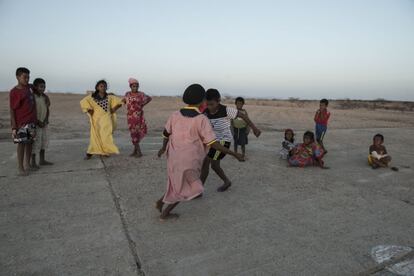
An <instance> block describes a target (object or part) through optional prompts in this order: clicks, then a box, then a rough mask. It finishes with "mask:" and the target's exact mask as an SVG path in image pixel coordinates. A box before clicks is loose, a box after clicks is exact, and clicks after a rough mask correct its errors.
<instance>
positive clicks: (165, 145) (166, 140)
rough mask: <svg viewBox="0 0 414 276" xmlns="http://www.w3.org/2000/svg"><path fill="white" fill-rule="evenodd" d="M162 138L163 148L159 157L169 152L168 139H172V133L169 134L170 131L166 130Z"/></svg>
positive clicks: (159, 152)
mask: <svg viewBox="0 0 414 276" xmlns="http://www.w3.org/2000/svg"><path fill="white" fill-rule="evenodd" d="M162 137H163V138H164V139H163V141H162V147H161V148H160V150H159V151H158V157H161V156H162V155H163V154H164V153H165V151H166V150H167V144H168V139H169V137H170V133H168V131H167V130H166V129H164V132H163V133H162Z"/></svg>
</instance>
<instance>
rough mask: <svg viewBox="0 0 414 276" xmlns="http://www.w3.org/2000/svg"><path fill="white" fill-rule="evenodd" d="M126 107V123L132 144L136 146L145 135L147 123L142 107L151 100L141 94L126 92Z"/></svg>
mask: <svg viewBox="0 0 414 276" xmlns="http://www.w3.org/2000/svg"><path fill="white" fill-rule="evenodd" d="M125 100H126V106H127V110H128V111H127V121H128V128H129V132H130V133H131V139H132V144H133V145H137V144H138V143H139V142H141V140H142V139H143V138H144V137H145V135H146V134H147V123H146V122H145V118H144V106H145V105H146V104H147V103H148V102H149V101H150V100H151V97H149V96H147V95H146V94H144V93H143V92H139V91H138V92H137V93H132V92H127V93H126V94H125Z"/></svg>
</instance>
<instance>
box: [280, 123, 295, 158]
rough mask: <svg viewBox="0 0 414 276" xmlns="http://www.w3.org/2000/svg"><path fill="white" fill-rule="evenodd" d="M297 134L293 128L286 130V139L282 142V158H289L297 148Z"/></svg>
mask: <svg viewBox="0 0 414 276" xmlns="http://www.w3.org/2000/svg"><path fill="white" fill-rule="evenodd" d="M295 146H296V143H295V134H294V133H293V130H292V129H290V128H288V129H286V130H285V139H284V140H283V142H282V149H281V150H280V158H282V159H289V157H290V156H292V150H293V149H294V148H295Z"/></svg>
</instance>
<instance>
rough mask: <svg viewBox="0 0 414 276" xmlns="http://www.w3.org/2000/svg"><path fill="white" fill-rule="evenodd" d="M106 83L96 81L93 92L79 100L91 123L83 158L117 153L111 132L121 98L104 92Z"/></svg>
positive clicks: (113, 128)
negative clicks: (86, 148) (87, 144)
mask: <svg viewBox="0 0 414 276" xmlns="http://www.w3.org/2000/svg"><path fill="white" fill-rule="evenodd" d="M107 88H108V84H107V83H106V81H104V80H100V81H98V82H97V83H96V86H95V92H93V93H92V95H88V96H86V97H85V98H83V99H82V100H81V102H80V105H81V109H82V111H83V112H84V113H86V114H88V117H89V121H90V124H91V131H90V140H89V147H88V150H87V152H86V157H85V159H86V160H87V159H90V158H91V157H92V155H101V156H109V155H110V154H118V153H119V150H118V148H117V146H115V144H114V140H113V137H112V133H113V131H114V130H115V124H116V115H115V112H116V111H117V110H118V109H119V108H120V107H121V106H122V100H121V98H119V97H117V96H114V95H109V94H108V93H106V90H107Z"/></svg>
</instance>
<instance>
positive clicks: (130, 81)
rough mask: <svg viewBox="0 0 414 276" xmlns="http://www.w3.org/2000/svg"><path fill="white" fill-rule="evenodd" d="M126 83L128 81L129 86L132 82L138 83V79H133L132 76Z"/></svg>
mask: <svg viewBox="0 0 414 276" xmlns="http://www.w3.org/2000/svg"><path fill="white" fill-rule="evenodd" d="M128 83H129V85H130V86H131V84H134V83H137V84H139V82H138V80H137V79H134V78H129V79H128Z"/></svg>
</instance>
